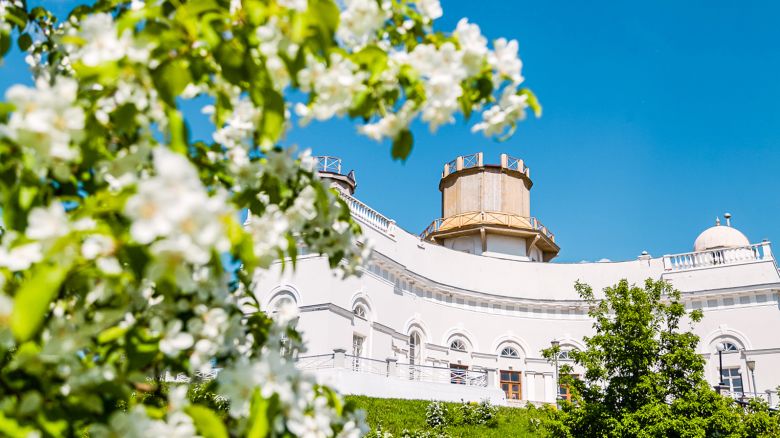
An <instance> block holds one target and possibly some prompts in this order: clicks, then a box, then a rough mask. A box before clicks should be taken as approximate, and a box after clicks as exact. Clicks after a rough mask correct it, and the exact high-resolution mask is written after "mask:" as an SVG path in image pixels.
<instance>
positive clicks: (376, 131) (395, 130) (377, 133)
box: [358, 101, 417, 141]
mask: <svg viewBox="0 0 780 438" xmlns="http://www.w3.org/2000/svg"><path fill="white" fill-rule="evenodd" d="M414 105H415V104H414V102H412V101H406V102H405V103H404V105H403V106H402V107H401V109H400V110H399V111H398V112H397V113H389V114H387V115H386V116H384V117H382V118H381V119H379V120H378V121H377V122H375V123H369V124H367V125H363V126H361V127H359V128H358V132H360V133H361V134H364V135H365V136H367V137H368V138H371V139H373V140H377V141H381V140H383V139H385V138H395V136H397V135H398V134H399V133H400V132H401V131H403V130H404V129H406V128H408V127H409V124H410V123H411V122H412V119H414V117H415V116H416V115H417V111H416V110H415V108H414Z"/></svg>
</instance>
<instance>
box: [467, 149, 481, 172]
mask: <svg viewBox="0 0 780 438" xmlns="http://www.w3.org/2000/svg"><path fill="white" fill-rule="evenodd" d="M477 166H479V152H477V153H476V154H471V155H464V156H463V168H464V169H470V168H472V167H477Z"/></svg>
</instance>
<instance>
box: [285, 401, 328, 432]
mask: <svg viewBox="0 0 780 438" xmlns="http://www.w3.org/2000/svg"><path fill="white" fill-rule="evenodd" d="M313 408H314V409H312V411H311V412H308V413H304V412H302V411H301V410H293V411H292V412H290V418H288V420H287V428H288V429H290V432H292V434H293V435H295V436H297V437H303V438H325V437H329V436H331V435H333V431H332V430H331V427H330V422H331V419H332V418H334V417H335V412H334V411H333V408H331V407H330V406H328V401H327V399H325V397H322V396H320V397H317V398H316V399H314V403H313Z"/></svg>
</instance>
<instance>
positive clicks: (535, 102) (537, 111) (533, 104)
mask: <svg viewBox="0 0 780 438" xmlns="http://www.w3.org/2000/svg"><path fill="white" fill-rule="evenodd" d="M518 94H519V95H521V96H528V97H527V99H528V100H527V102H528V106H529V107H530V108H531V109H532V110H533V112H534V115H535V116H536V117H542V104H541V103H539V99H537V98H536V95H535V94H534V92H533V91H531V90H529V89H528V88H523V89H522V90H520V91H519V92H518Z"/></svg>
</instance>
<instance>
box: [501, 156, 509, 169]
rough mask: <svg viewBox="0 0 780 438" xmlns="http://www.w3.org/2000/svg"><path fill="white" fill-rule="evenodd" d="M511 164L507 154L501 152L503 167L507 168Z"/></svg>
mask: <svg viewBox="0 0 780 438" xmlns="http://www.w3.org/2000/svg"><path fill="white" fill-rule="evenodd" d="M508 166H509V160H508V159H507V157H506V154H501V167H503V168H507V167H508Z"/></svg>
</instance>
